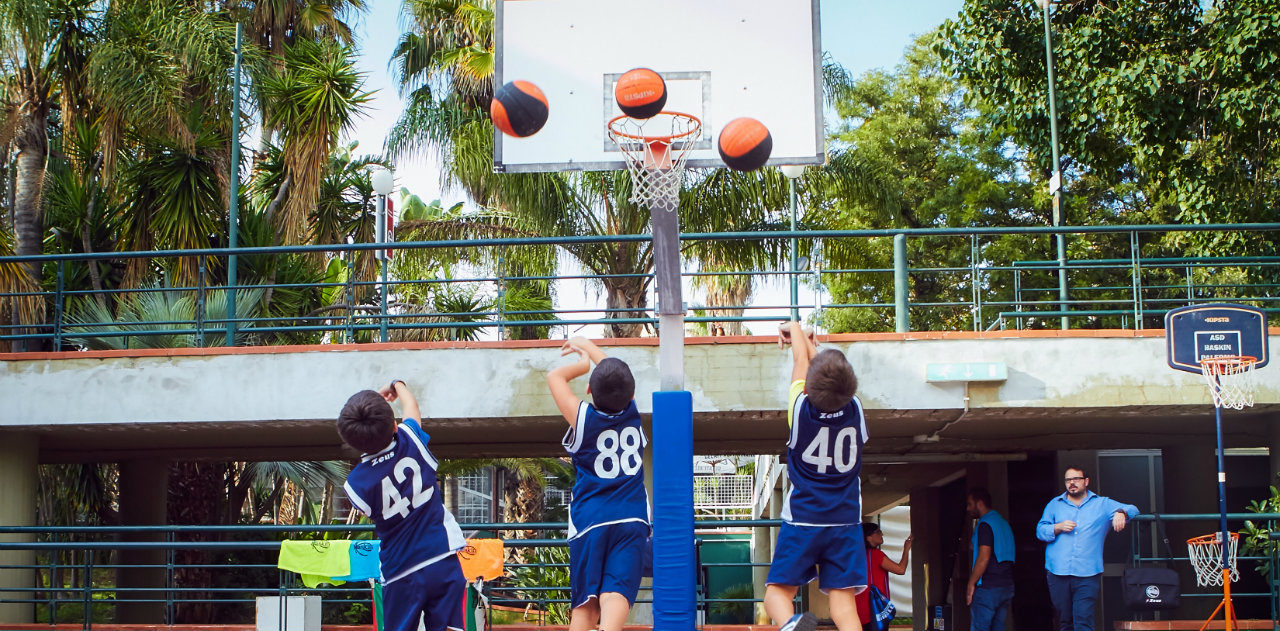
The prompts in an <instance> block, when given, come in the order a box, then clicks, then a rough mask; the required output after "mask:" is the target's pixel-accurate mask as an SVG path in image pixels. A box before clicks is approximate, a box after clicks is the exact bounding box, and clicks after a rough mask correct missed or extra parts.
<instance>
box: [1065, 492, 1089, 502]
mask: <svg viewBox="0 0 1280 631" xmlns="http://www.w3.org/2000/svg"><path fill="white" fill-rule="evenodd" d="M1087 490H1088V489H1080V490H1079V491H1074V492H1072V491H1067V497H1070V498H1071V499H1077V500H1078V499H1080V498H1082V497H1084V492H1085V491H1087Z"/></svg>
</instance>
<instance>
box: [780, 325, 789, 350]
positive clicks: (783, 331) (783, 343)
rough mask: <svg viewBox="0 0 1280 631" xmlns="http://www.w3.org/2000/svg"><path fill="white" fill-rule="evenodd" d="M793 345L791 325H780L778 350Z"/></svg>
mask: <svg viewBox="0 0 1280 631" xmlns="http://www.w3.org/2000/svg"><path fill="white" fill-rule="evenodd" d="M790 343H791V323H790V322H783V323H782V324H779V325H778V348H786V347H787V345H788V344H790Z"/></svg>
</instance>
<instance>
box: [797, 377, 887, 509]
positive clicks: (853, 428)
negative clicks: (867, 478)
mask: <svg viewBox="0 0 1280 631" xmlns="http://www.w3.org/2000/svg"><path fill="white" fill-rule="evenodd" d="M803 384H804V382H803V381H796V382H795V384H793V385H792V393H793V397H792V399H791V401H792V403H791V409H790V411H789V412H788V415H787V416H788V419H789V420H790V421H791V440H790V441H788V442H787V475H788V476H790V478H791V484H792V487H791V492H790V493H788V494H787V499H786V503H785V504H784V505H783V507H782V519H783V521H786V522H788V523H791V524H796V525H801V526H843V525H847V524H857V523H861V522H862V485H861V483H860V481H859V479H858V473H859V472H861V471H862V446H863V445H865V444H866V443H867V422H866V420H865V419H864V418H863V416H862V402H861V401H859V400H858V397H854V398H853V400H852V401H850V402H849V403H848V404H847V405H845V406H844V407H843V408H840V409H839V410H836V411H835V412H821V411H819V410H818V409H817V408H815V407H813V405H812V404H811V403H810V402H809V397H808V396H807V395H806V394H804V392H803ZM797 386H798V387H797Z"/></svg>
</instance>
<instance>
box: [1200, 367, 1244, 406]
mask: <svg viewBox="0 0 1280 631" xmlns="http://www.w3.org/2000/svg"><path fill="white" fill-rule="evenodd" d="M1257 364H1258V358H1257V357H1250V356H1248V355H1225V356H1222V357H1206V358H1204V359H1201V360H1200V371H1201V374H1203V375H1204V379H1205V381H1206V382H1207V383H1208V384H1209V393H1210V394H1212V395H1213V404H1214V405H1215V406H1217V407H1220V408H1232V409H1236V410H1241V409H1244V408H1246V407H1250V406H1252V405H1253V395H1254V393H1255V392H1256V391H1257V389H1258V388H1257V383H1256V382H1255V381H1254V379H1253V369H1254V367H1255V366H1256V365H1257Z"/></svg>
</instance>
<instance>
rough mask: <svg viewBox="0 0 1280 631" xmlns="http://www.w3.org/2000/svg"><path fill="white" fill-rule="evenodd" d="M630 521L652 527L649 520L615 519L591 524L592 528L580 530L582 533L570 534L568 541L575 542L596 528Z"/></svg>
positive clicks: (635, 518)
mask: <svg viewBox="0 0 1280 631" xmlns="http://www.w3.org/2000/svg"><path fill="white" fill-rule="evenodd" d="M629 521H638V522H640V523H642V524H644V525H646V526H648V525H650V524H649V522H648V521H647V520H644V519H641V518H639V517H627V518H626V519H615V520H613V521H605V522H600V523H598V524H591V525H590V526H587V528H586V529H585V530H580V531H576V532H572V533H570V534H569V539H568V540H569V541H572V540H574V539H577V538H578V537H581V536H582V535H585V534H587V533H588V532H591V531H592V530H594V529H596V528H599V527H601V526H612V525H614V524H625V523H627V522H629ZM572 529H573V528H572V525H571V526H570V530H572Z"/></svg>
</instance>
